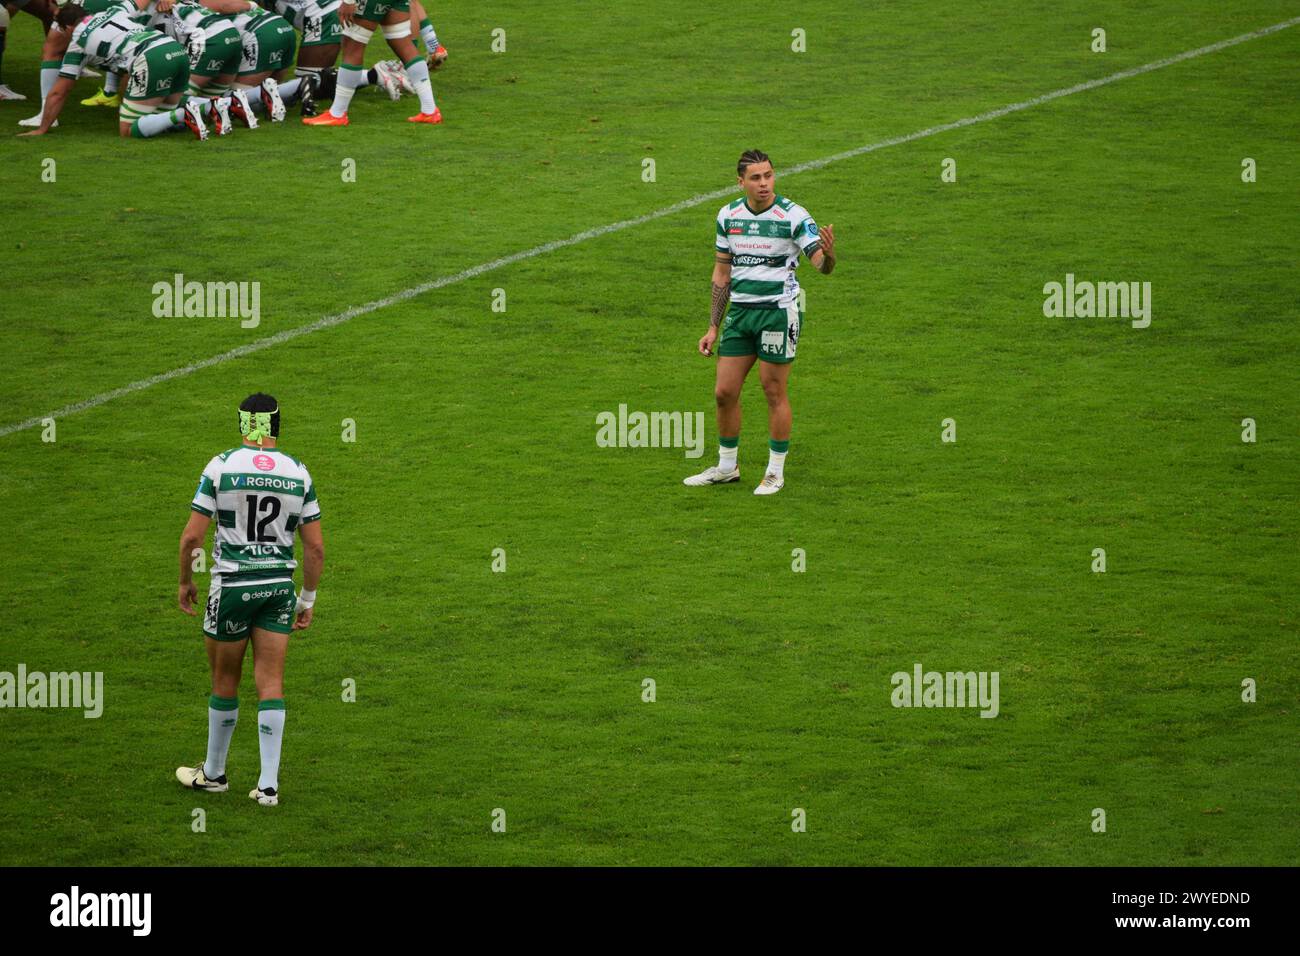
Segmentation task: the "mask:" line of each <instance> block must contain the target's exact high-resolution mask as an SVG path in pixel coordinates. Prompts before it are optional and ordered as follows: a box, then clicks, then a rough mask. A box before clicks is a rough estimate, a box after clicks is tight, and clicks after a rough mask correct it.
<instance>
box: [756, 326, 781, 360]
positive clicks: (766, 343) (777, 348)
mask: <svg viewBox="0 0 1300 956" xmlns="http://www.w3.org/2000/svg"><path fill="white" fill-rule="evenodd" d="M758 349H759V351H760V352H763V353H765V354H767V355H780V354H781V353H782V352H784V351H785V333H784V332H780V331H765V332H764V333H763V335H762V336H761V338H760V340H759V346H758Z"/></svg>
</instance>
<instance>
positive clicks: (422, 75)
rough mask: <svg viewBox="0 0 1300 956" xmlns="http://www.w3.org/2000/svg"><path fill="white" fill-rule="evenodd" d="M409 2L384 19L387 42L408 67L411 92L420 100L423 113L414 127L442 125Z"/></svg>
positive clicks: (412, 119)
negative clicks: (414, 39) (413, 36)
mask: <svg viewBox="0 0 1300 956" xmlns="http://www.w3.org/2000/svg"><path fill="white" fill-rule="evenodd" d="M408 6H409V4H408V2H407V0H398V2H397V3H396V4H395V5H394V6H393V8H392V9H391V10H390V11H389V12H388V14H387V15H386V16H385V17H384V39H386V40H387V41H388V45H389V46H390V47H391V48H392V50H393V52H394V53H396V54H397V58H398V59H399V60H401V61H402V65H403V66H404V67H406V76H407V79H409V80H410V82H411V88H412V89H413V90H415V95H416V96H418V97H419V98H420V112H419V113H418V114H417V115H415V116H412V117H410V118H409V120H410V122H412V123H430V124H435V125H436V124H438V123H441V122H442V113H440V112H439V111H438V104H437V103H436V102H435V101H434V99H433V83H431V82H430V81H429V64H427V63H425V62H424V60H423V59H421V57H420V54H419V52H418V51H417V50H416V49H415V44H414V43H413V42H412V41H411V18H410V16H409V15H408V11H407V7H408Z"/></svg>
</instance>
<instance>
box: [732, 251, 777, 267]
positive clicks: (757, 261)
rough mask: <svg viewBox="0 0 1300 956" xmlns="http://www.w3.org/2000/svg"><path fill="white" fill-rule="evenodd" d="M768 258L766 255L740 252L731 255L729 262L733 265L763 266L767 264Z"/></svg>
mask: <svg viewBox="0 0 1300 956" xmlns="http://www.w3.org/2000/svg"><path fill="white" fill-rule="evenodd" d="M768 258H769V257H768V256H754V255H746V254H744V253H740V254H737V255H735V256H733V257H732V259H731V264H732V265H733V266H765V265H767V264H768V261H767V260H768ZM778 268H779V267H778Z"/></svg>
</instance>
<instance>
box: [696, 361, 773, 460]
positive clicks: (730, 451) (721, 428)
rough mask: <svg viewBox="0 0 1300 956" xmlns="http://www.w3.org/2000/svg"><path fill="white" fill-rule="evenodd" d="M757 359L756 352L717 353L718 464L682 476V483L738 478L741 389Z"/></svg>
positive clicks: (715, 390) (715, 385) (714, 395)
mask: <svg viewBox="0 0 1300 956" xmlns="http://www.w3.org/2000/svg"><path fill="white" fill-rule="evenodd" d="M757 358H758V356H757V354H755V353H750V354H749V355H719V356H718V368H717V379H716V382H715V384H714V386H713V399H714V404H715V405H716V406H717V413H718V463H717V465H715V466H713V467H711V468H706V469H705V470H704V471H702V472H700V473H699V474H698V475H692V476H691V477H689V478H687V479H685V480H684V481H683V482H682V483H683V484H686V485H725V484H729V483H730V482H733V481H739V480H740V466H739V465H737V464H736V455H737V454H738V452H739V450H740V391H741V389H742V388H743V387H744V384H745V376H747V375H748V374H749V370H750V369H751V368H753V367H754V362H755V361H756V360H757Z"/></svg>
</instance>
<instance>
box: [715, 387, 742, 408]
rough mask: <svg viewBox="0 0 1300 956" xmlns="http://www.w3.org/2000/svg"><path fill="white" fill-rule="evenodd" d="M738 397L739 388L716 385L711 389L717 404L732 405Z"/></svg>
mask: <svg viewBox="0 0 1300 956" xmlns="http://www.w3.org/2000/svg"><path fill="white" fill-rule="evenodd" d="M739 399H740V389H738V388H732V387H731V386H730V385H718V386H717V387H715V388H714V389H713V400H714V401H715V402H717V403H718V404H719V405H734V404H736V402H737V401H738V400H739Z"/></svg>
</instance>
